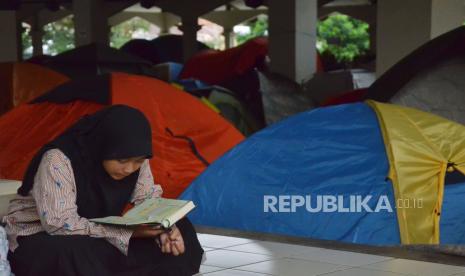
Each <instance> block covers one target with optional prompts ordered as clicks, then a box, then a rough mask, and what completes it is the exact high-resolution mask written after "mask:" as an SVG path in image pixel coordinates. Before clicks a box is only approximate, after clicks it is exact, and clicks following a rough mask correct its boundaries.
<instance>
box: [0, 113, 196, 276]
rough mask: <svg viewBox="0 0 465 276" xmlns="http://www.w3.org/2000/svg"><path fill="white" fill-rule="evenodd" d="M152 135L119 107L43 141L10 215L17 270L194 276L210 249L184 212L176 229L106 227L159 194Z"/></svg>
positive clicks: (20, 272)
mask: <svg viewBox="0 0 465 276" xmlns="http://www.w3.org/2000/svg"><path fill="white" fill-rule="evenodd" d="M151 157H152V133H151V128H150V124H149V122H148V120H147V119H146V117H145V116H144V115H143V114H142V113H141V112H140V111H138V110H136V109H134V108H130V107H128V106H123V105H117V106H111V107H108V108H105V109H102V110H100V111H98V112H96V113H94V114H93V115H89V116H86V117H83V118H82V119H80V120H79V121H78V122H77V123H75V124H74V125H73V126H72V127H70V128H69V129H68V130H67V131H65V132H64V133H63V134H61V135H59V136H58V137H57V138H55V139H54V140H53V141H51V142H50V143H48V144H47V145H45V146H44V147H42V149H41V150H39V152H38V153H37V154H36V156H35V157H34V158H33V160H32V161H31V163H30V164H29V167H28V169H27V171H26V174H25V177H24V180H23V184H22V186H21V187H20V188H19V189H18V196H17V197H16V198H15V199H14V200H12V201H11V203H10V207H9V213H8V215H7V216H5V217H4V219H3V221H4V222H5V223H6V230H7V233H8V239H9V242H10V252H9V255H8V258H9V260H10V263H11V266H12V270H13V272H14V273H15V274H16V275H17V276H22V275H137V276H142V275H164V276H165V275H192V274H195V273H197V272H198V270H199V267H200V261H201V258H202V254H203V250H202V248H201V246H200V244H199V241H198V239H197V236H196V233H195V230H194V228H193V226H192V224H191V223H190V222H189V221H188V220H187V218H184V219H182V220H180V221H179V222H177V223H176V226H177V227H173V228H172V229H171V231H170V232H166V231H165V230H162V229H160V228H155V227H153V226H146V225H142V226H138V227H136V228H125V227H116V226H107V225H100V224H96V223H93V222H90V221H89V219H91V218H98V217H106V216H120V215H121V214H122V212H123V210H124V208H125V207H126V206H127V204H128V203H130V202H132V203H134V204H135V205H138V204H140V203H141V202H143V201H144V200H145V199H148V198H154V197H160V196H161V193H162V190H161V187H160V186H159V185H155V184H154V180H153V176H152V173H151V171H150V166H149V163H148V158H151Z"/></svg>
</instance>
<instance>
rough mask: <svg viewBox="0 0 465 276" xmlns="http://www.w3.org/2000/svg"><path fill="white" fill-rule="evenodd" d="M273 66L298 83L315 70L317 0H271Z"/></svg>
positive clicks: (275, 70) (273, 68) (270, 39)
mask: <svg viewBox="0 0 465 276" xmlns="http://www.w3.org/2000/svg"><path fill="white" fill-rule="evenodd" d="M268 3H269V10H268V14H269V28H270V29H269V32H270V36H269V41H270V58H271V70H272V71H273V72H276V73H280V74H282V75H285V76H287V77H289V78H291V79H293V80H295V81H296V82H297V83H302V82H304V81H305V80H308V79H310V78H311V77H312V76H313V73H314V72H315V70H316V30H317V0H287V1H283V0H270V1H268Z"/></svg>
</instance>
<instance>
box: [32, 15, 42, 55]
mask: <svg viewBox="0 0 465 276" xmlns="http://www.w3.org/2000/svg"><path fill="white" fill-rule="evenodd" d="M43 36H44V30H43V26H41V25H40V24H39V18H38V16H37V15H36V16H34V19H33V20H32V25H31V37H32V56H39V55H42V54H43V48H42V47H43V43H42V37H43Z"/></svg>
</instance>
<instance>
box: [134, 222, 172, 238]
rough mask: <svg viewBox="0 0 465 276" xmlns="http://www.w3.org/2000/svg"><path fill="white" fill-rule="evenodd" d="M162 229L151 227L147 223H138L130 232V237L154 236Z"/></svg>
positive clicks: (161, 231)
mask: <svg viewBox="0 0 465 276" xmlns="http://www.w3.org/2000/svg"><path fill="white" fill-rule="evenodd" d="M163 232H164V230H163V229H161V228H160V227H158V226H157V227H153V226H148V225H139V226H138V227H137V228H136V229H135V230H134V232H133V233H132V236H131V237H132V238H155V237H157V236H158V235H160V234H161V233H163Z"/></svg>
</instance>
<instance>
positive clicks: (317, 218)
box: [181, 104, 400, 244]
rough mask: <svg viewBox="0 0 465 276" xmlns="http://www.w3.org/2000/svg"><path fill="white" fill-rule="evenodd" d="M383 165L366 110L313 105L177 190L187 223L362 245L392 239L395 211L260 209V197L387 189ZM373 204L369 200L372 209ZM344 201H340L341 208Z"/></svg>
mask: <svg viewBox="0 0 465 276" xmlns="http://www.w3.org/2000/svg"><path fill="white" fill-rule="evenodd" d="M388 171H389V163H388V159H387V157H386V153H385V150H384V143H383V139H382V136H381V132H380V130H379V126H378V122H377V118H376V115H375V113H374V112H373V110H372V109H371V108H370V107H368V106H367V105H365V104H353V105H340V106H335V107H328V108H319V109H314V110H312V111H308V112H303V113H300V114H298V115H294V116H292V117H289V118H288V119H285V120H283V121H281V122H278V123H275V124H273V125H271V126H269V127H267V128H265V129H263V130H261V131H259V132H257V133H255V134H254V135H252V136H250V137H249V138H248V139H247V140H246V141H245V142H243V143H241V144H239V145H238V146H236V147H235V148H234V149H233V150H231V151H229V152H228V153H226V154H225V155H224V156H222V157H221V158H220V159H219V160H217V161H216V162H215V163H213V164H212V165H211V166H210V167H209V168H208V169H207V170H206V171H205V172H204V173H203V174H201V175H200V176H199V177H198V178H197V179H196V180H195V181H194V182H193V184H192V185H191V186H190V187H189V188H188V189H187V190H186V191H185V192H184V193H183V195H182V196H181V198H183V199H189V200H193V201H194V202H195V204H196V206H197V207H196V208H195V209H194V210H193V211H192V213H191V215H190V218H191V220H193V222H194V223H195V224H198V225H206V226H211V227H222V228H232V229H239V230H245V231H252V232H265V233H274V234H282V235H287V236H299V237H310V238H318V239H326V240H339V241H344V242H352V243H364V244H399V243H400V237H399V229H398V226H397V222H396V221H397V218H396V213H395V212H392V213H388V212H380V213H374V212H373V213H363V212H360V213H358V212H353V213H337V212H327V213H323V212H317V213H309V212H307V211H306V210H305V208H297V209H296V210H295V212H283V213H278V212H276V213H275V212H264V196H265V195H270V196H279V195H283V196H290V195H301V196H307V195H310V196H311V197H313V199H312V201H311V204H312V207H316V205H317V202H316V201H317V199H316V198H315V197H316V196H318V195H341V196H345V198H346V200H347V201H348V200H349V198H348V197H349V196H350V195H360V196H366V195H371V196H373V197H374V198H376V197H379V196H381V195H387V196H388V197H389V200H390V201H391V204H394V203H393V202H394V198H393V191H392V186H391V183H390V181H389V180H386V176H387V173H388ZM373 204H375V202H371V203H370V206H371V207H374V206H373ZM348 205H349V203H348V202H346V203H345V206H348Z"/></svg>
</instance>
